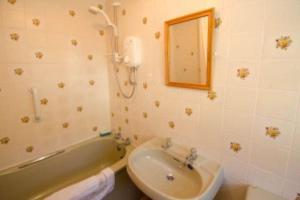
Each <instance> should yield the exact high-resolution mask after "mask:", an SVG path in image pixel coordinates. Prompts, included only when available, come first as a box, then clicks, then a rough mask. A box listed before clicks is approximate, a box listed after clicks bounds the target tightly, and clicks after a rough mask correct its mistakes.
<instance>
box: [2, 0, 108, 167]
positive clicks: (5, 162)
mask: <svg viewBox="0 0 300 200" xmlns="http://www.w3.org/2000/svg"><path fill="white" fill-rule="evenodd" d="M102 4H104V2H103V1H101V0H100V1H99V0H76V1H72V0H0V139H1V143H0V168H6V167H9V166H11V165H14V164H16V163H19V162H23V161H25V160H28V159H32V158H34V157H36V156H39V155H43V154H46V153H50V152H53V151H55V150H58V149H60V148H63V147H65V146H68V145H71V144H73V143H77V142H79V141H81V140H84V139H87V138H89V137H92V136H95V135H97V134H98V133H99V132H100V131H101V130H109V129H110V105H109V91H108V75H107V65H106V63H107V60H106V31H105V29H104V27H102V26H100V24H103V20H102V19H101V18H100V17H99V16H94V15H91V14H90V13H89V12H88V7H89V6H91V5H98V6H101V5H102ZM32 87H35V88H37V90H38V95H39V96H38V104H39V105H38V106H39V107H40V109H41V121H39V122H37V121H35V119H34V114H33V103H32V102H33V101H32V96H31V93H30V91H29V89H30V88H32Z"/></svg>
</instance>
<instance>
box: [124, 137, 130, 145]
mask: <svg viewBox="0 0 300 200" xmlns="http://www.w3.org/2000/svg"><path fill="white" fill-rule="evenodd" d="M122 143H123V144H124V145H125V146H128V145H130V144H131V140H130V138H129V137H127V138H122Z"/></svg>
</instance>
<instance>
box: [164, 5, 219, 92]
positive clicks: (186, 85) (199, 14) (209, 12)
mask: <svg viewBox="0 0 300 200" xmlns="http://www.w3.org/2000/svg"><path fill="white" fill-rule="evenodd" d="M201 17H208V41H207V46H208V47H207V52H208V53H207V75H206V77H207V81H206V84H194V83H179V82H172V81H171V80H170V57H169V56H170V55H169V54H170V53H169V44H170V38H169V34H170V31H169V27H170V26H172V25H175V24H180V23H182V22H186V21H190V20H194V19H198V18H201ZM214 22H215V17H214V8H210V9H207V10H203V11H200V12H196V13H193V14H189V15H185V16H182V17H178V18H175V19H171V20H168V21H166V22H165V81H166V85H168V86H173V87H183V88H192V89H202V90H210V89H211V68H212V45H213V32H214Z"/></svg>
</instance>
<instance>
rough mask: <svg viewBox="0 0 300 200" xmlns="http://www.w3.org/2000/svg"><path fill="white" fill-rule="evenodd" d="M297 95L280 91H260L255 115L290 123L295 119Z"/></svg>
mask: <svg viewBox="0 0 300 200" xmlns="http://www.w3.org/2000/svg"><path fill="white" fill-rule="evenodd" d="M297 105H298V95H297V93H295V92H288V91H280V90H260V91H259V94H258V102H257V107H256V113H257V114H259V115H263V116H266V117H273V118H277V119H282V120H289V121H292V120H294V119H295V114H296V108H297Z"/></svg>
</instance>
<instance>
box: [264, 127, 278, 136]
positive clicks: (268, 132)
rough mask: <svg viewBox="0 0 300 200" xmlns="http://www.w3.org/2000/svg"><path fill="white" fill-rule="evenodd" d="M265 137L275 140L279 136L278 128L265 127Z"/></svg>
mask: <svg viewBox="0 0 300 200" xmlns="http://www.w3.org/2000/svg"><path fill="white" fill-rule="evenodd" d="M266 135H267V136H270V137H271V138H273V139H275V138H277V137H278V136H279V135H280V131H279V128H276V127H272V126H271V127H266Z"/></svg>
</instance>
